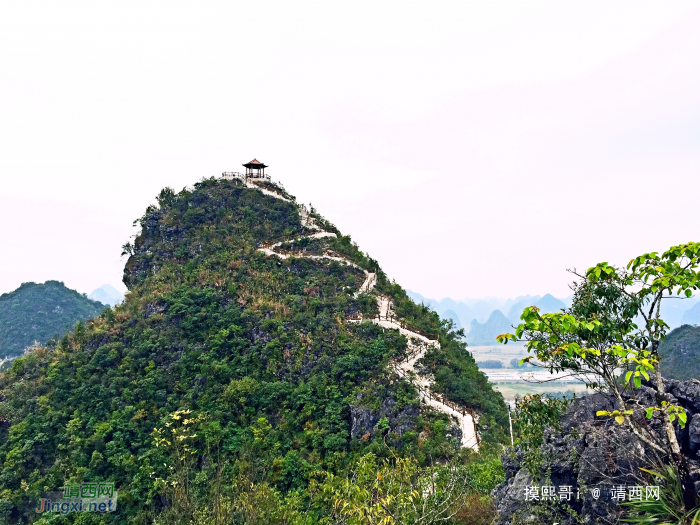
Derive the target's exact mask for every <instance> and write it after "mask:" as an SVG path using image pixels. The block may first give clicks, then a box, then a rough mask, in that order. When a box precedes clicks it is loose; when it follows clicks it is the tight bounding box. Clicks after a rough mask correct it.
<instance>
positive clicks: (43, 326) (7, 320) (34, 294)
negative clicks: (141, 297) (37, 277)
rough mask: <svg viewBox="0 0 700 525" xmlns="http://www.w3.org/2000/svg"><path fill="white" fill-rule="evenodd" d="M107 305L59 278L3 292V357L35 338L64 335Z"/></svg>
mask: <svg viewBox="0 0 700 525" xmlns="http://www.w3.org/2000/svg"><path fill="white" fill-rule="evenodd" d="M105 308H106V306H105V305H104V304H102V303H99V302H97V301H92V300H90V299H88V298H87V297H85V296H84V295H83V294H80V293H78V292H76V291H75V290H71V289H70V288H67V287H66V286H65V285H64V284H63V283H62V282H59V281H46V282H45V283H44V284H37V283H23V284H22V286H20V287H19V288H17V289H16V290H15V291H13V292H10V293H6V294H3V295H0V357H14V356H18V355H21V354H22V352H23V350H24V349H25V348H26V347H28V346H31V345H32V344H33V343H34V342H35V341H38V342H39V343H45V342H46V341H48V340H49V339H50V338H51V337H53V336H54V335H57V334H58V335H61V336H62V335H63V334H65V333H66V332H67V331H69V330H71V329H72V328H73V326H74V325H75V323H77V322H78V321H85V320H86V319H89V318H91V317H97V316H98V315H99V314H100V313H101V312H102V311H103V310H104V309H105Z"/></svg>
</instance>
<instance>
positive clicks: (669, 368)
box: [659, 325, 700, 381]
mask: <svg viewBox="0 0 700 525" xmlns="http://www.w3.org/2000/svg"><path fill="white" fill-rule="evenodd" d="M659 354H661V357H662V358H663V362H664V368H663V375H664V377H668V378H671V379H678V380H680V381H685V380H686V379H700V326H690V325H683V326H680V327H678V328H676V329H675V330H672V331H671V332H670V333H669V334H668V337H666V339H665V340H664V341H662V342H661V344H660V345H659Z"/></svg>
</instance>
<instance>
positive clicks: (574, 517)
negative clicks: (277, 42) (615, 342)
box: [492, 381, 700, 525]
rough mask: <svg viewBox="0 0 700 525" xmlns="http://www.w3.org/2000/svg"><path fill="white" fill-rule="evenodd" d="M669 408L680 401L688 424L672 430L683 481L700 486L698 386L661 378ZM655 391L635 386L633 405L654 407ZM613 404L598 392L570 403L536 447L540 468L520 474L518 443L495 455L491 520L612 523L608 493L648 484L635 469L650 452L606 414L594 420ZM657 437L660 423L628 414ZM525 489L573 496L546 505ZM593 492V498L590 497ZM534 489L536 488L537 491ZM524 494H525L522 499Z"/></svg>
mask: <svg viewBox="0 0 700 525" xmlns="http://www.w3.org/2000/svg"><path fill="white" fill-rule="evenodd" d="M666 389H667V392H668V393H669V395H667V396H666V399H668V400H669V401H670V402H672V403H676V404H680V405H681V406H683V407H684V408H685V409H686V410H687V411H688V414H689V416H692V418H690V417H689V424H688V425H687V426H686V429H685V430H684V431H679V432H677V435H678V437H679V440H680V441H681V444H682V447H683V451H684V453H686V454H687V456H688V459H689V460H690V466H691V477H692V479H693V480H694V481H695V482H696V485H697V486H698V488H700V462H698V459H699V456H698V455H697V454H698V450H700V413H698V414H697V415H693V414H695V413H696V412H700V411H699V410H698V409H700V382H696V381H692V382H691V381H686V382H679V381H669V382H668V384H666ZM656 397H657V392H656V390H655V389H653V388H651V387H650V386H642V388H640V389H638V392H637V400H638V402H639V405H640V406H641V407H644V406H648V405H650V404H655V400H656ZM614 408H615V403H613V401H612V400H611V399H609V398H607V397H606V396H604V395H601V394H594V395H590V396H586V397H583V398H580V399H578V400H576V402H575V403H573V404H572V405H571V406H570V407H569V409H568V410H567V412H566V413H565V414H564V415H563V416H562V419H561V428H562V431H560V432H558V431H555V430H552V429H547V430H545V433H544V442H543V445H542V447H541V448H540V453H541V454H542V458H543V461H542V468H541V470H540V471H538V472H534V473H533V472H528V470H527V468H526V467H525V462H524V453H523V451H522V450H521V449H520V447H519V446H516V447H515V449H513V450H507V451H506V452H505V453H504V454H503V455H502V457H501V461H502V463H503V466H504V469H505V472H506V481H505V482H504V483H502V484H501V485H499V486H498V487H496V489H494V491H493V493H492V496H493V497H494V500H495V502H496V505H497V509H498V513H499V517H498V520H497V523H498V524H499V525H505V524H506V523H509V524H510V523H546V522H547V521H548V520H553V522H554V521H556V522H559V523H560V524H562V525H564V524H574V523H580V522H583V523H585V524H586V525H592V524H603V523H606V524H608V523H617V522H618V520H619V519H620V518H621V517H623V516H622V512H623V510H624V507H622V506H620V505H619V503H618V501H616V500H615V499H613V498H612V494H613V488H614V487H619V486H621V485H624V486H626V487H630V486H642V487H644V486H646V485H656V484H658V483H655V482H653V481H652V480H651V479H647V478H646V477H645V476H646V474H645V473H644V472H643V471H641V470H640V467H645V468H650V467H651V468H653V465H654V460H655V457H654V456H655V454H654V453H653V451H652V450H651V449H650V447H649V446H647V445H646V444H644V443H643V442H642V441H641V440H640V439H638V438H637V437H636V436H635V435H634V434H633V433H632V431H631V430H629V428H628V426H627V425H622V426H621V425H618V424H616V423H615V422H614V421H613V420H611V419H610V418H607V417H600V418H598V417H596V416H595V413H596V411H598V410H612V409H614ZM634 417H638V418H639V419H638V420H637V421H639V422H640V423H642V424H646V425H647V428H648V429H649V430H650V431H651V432H652V433H654V434H655V435H657V436H663V435H665V434H664V432H663V428H662V422H661V420H660V418H658V417H657V416H655V417H654V418H653V419H652V420H651V421H648V420H646V418H645V417H644V411H643V410H641V409H640V410H635V416H634ZM532 486H538V487H542V486H553V487H556V489H555V490H556V491H557V493H559V491H560V490H561V487H562V486H564V487H566V486H570V487H572V492H573V494H574V495H576V494H578V498H576V497H572V498H571V500H570V501H563V500H561V499H560V498H559V497H556V498H554V499H553V500H551V501H543V500H542V499H540V500H539V501H532V500H529V501H526V489H527V487H532ZM594 489H597V491H598V493H597V495H598V497H597V498H596V497H595V495H596V494H595V491H594ZM541 490H542V489H541V488H540V491H541ZM530 495H531V494H530Z"/></svg>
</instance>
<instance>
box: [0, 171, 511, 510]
mask: <svg viewBox="0 0 700 525" xmlns="http://www.w3.org/2000/svg"><path fill="white" fill-rule="evenodd" d="M271 189H272V190H275V188H271ZM285 195H286V194H285ZM287 196H288V195H287ZM288 197H289V196H288ZM289 198H290V199H293V198H292V197H289ZM157 200H158V205H157V206H155V205H154V206H151V207H149V208H148V209H147V210H146V212H145V213H144V215H143V216H142V217H141V218H140V220H139V222H140V226H141V231H140V234H139V235H138V236H137V237H136V239H135V241H134V243H133V244H127V245H125V246H124V251H125V254H127V255H129V258H128V261H127V263H126V267H125V270H124V283H125V284H126V285H127V287H128V288H129V293H128V294H127V297H126V300H125V302H124V303H123V304H120V305H118V306H116V307H114V308H108V309H107V310H105V311H104V312H102V313H101V314H100V315H99V316H98V317H97V318H96V319H93V320H89V321H87V322H86V323H79V324H78V325H77V327H76V328H75V329H74V330H73V331H72V332H70V333H69V334H67V335H66V336H64V337H62V338H61V339H60V340H52V341H51V342H50V343H49V344H48V345H46V347H44V348H39V349H36V350H35V351H33V352H32V353H30V354H28V355H26V356H24V357H22V358H19V359H16V360H15V361H14V362H13V364H12V366H11V368H10V369H9V370H8V371H6V372H5V373H4V374H2V375H0V391H1V393H2V401H1V402H0V421H2V423H0V520H4V521H3V523H29V522H35V523H42V524H43V523H49V522H50V523H58V524H63V523H91V524H93V523H105V524H106V523H143V524H145V523H321V522H324V523H374V521H371V520H369V518H367V519H365V518H366V517H367V515H368V513H369V514H371V513H373V512H377V513H379V514H381V513H382V512H385V513H386V512H392V513H393V514H394V515H395V516H396V519H395V521H394V522H395V523H413V522H414V521H413V520H414V519H416V516H417V514H416V512H424V513H425V512H427V511H426V510H425V508H432V509H438V508H439V506H440V505H442V504H443V503H444V502H446V503H444V504H445V505H447V506H450V508H449V509H448V510H449V515H450V516H452V517H451V518H450V522H452V523H481V522H483V523H487V522H488V521H490V519H491V518H490V517H491V516H492V514H491V513H492V508H491V507H490V503H489V502H488V498H486V499H485V498H484V495H485V494H488V492H489V491H490V490H491V489H492V488H493V487H494V486H495V485H496V484H497V483H498V482H500V481H501V480H502V477H503V470H502V467H501V465H500V462H499V460H498V459H497V456H496V454H495V452H497V451H498V450H500V443H502V442H503V441H504V439H505V436H506V435H507V426H508V423H507V422H508V417H507V412H506V406H505V404H504V402H503V398H502V396H501V395H500V394H499V393H498V392H496V391H494V390H493V388H492V386H491V385H490V384H489V383H488V380H487V378H486V377H485V376H484V375H483V374H482V373H481V372H479V370H478V368H477V366H476V363H475V361H474V359H473V358H472V356H471V354H470V353H469V352H468V350H467V348H466V344H465V343H464V342H462V333H461V332H460V331H454V330H453V325H452V322H451V321H449V320H447V321H445V320H441V319H440V318H439V317H438V315H437V314H436V313H434V312H432V311H430V310H429V309H428V308H427V307H425V306H420V305H416V304H415V303H414V302H413V301H411V300H410V299H409V298H408V296H407V295H406V292H405V291H404V290H403V289H402V288H401V287H400V286H399V285H398V284H397V283H395V282H393V281H390V280H389V279H388V278H387V277H386V275H385V274H384V273H383V272H382V270H381V268H380V267H379V265H378V263H377V262H376V261H375V260H373V259H372V258H370V257H369V256H367V255H366V254H364V253H362V252H361V251H360V250H359V249H358V247H357V246H356V245H355V244H354V243H353V242H352V241H351V239H350V237H349V236H344V235H342V234H341V233H340V232H339V231H338V230H337V229H336V228H335V227H334V226H333V225H332V224H330V223H328V222H327V221H326V220H325V219H324V218H323V217H321V216H320V215H318V214H317V213H316V212H315V211H314V210H313V209H312V210H311V214H312V216H313V217H314V219H315V221H316V222H317V223H318V224H322V225H323V227H324V230H326V231H332V232H335V233H336V234H337V237H334V238H332V239H330V240H329V241H328V243H329V246H330V248H331V249H332V250H333V251H334V252H335V253H337V254H342V255H343V256H344V257H347V258H348V259H350V260H352V261H353V263H354V264H355V266H352V265H347V264H340V263H338V262H337V261H332V260H331V261H328V260H320V259H319V260H315V259H303V258H296V257H289V258H286V259H282V258H277V257H267V256H265V255H264V254H263V253H261V252H260V251H259V250H258V248H259V247H260V246H261V245H265V244H269V243H272V242H278V241H282V240H285V239H289V238H291V237H292V236H295V235H299V234H302V233H304V231H305V228H306V227H305V226H304V223H303V221H302V220H301V217H300V214H299V207H298V206H296V204H295V203H294V202H291V201H286V200H282V199H278V198H275V197H273V196H270V195H265V194H263V193H262V192H261V191H259V190H257V189H251V188H247V187H246V186H245V185H243V184H242V183H241V182H240V181H236V180H232V181H227V180H214V179H207V180H203V181H201V182H200V183H198V184H196V185H195V186H194V188H193V189H185V190H183V191H181V192H179V193H175V192H174V191H172V190H170V189H167V188H166V189H164V190H163V191H162V192H161V193H160V194H159V196H158V198H157ZM308 248H309V249H313V246H310V247H308ZM364 271H371V272H376V275H377V284H376V293H382V294H385V295H386V296H389V297H391V298H392V301H393V305H394V308H395V311H396V314H397V315H400V316H401V318H402V319H404V320H405V321H406V322H407V323H410V324H411V326H413V327H415V329H416V330H420V331H421V333H425V334H427V335H429V336H430V337H431V338H434V339H437V340H439V343H440V346H439V348H437V347H436V348H433V349H431V351H430V352H428V353H427V354H426V355H425V357H424V358H423V359H422V362H421V366H422V368H423V369H424V370H425V371H426V373H430V374H432V377H434V381H435V384H434V389H435V390H436V391H437V392H438V393H440V394H441V395H443V396H445V398H447V399H449V400H450V402H453V403H457V404H459V405H460V406H463V407H465V408H467V409H471V410H474V411H476V413H478V414H479V432H480V435H481V453H480V454H479V455H475V454H474V453H472V452H470V451H468V450H465V449H460V447H459V435H458V434H459V430H458V429H456V428H455V425H454V423H453V421H451V420H450V419H449V418H448V417H447V416H445V415H444V414H442V413H439V412H435V411H432V410H430V409H428V408H427V407H426V406H424V405H422V404H421V403H420V402H419V396H418V392H417V391H416V389H415V388H414V387H413V386H412V384H411V383H409V382H408V381H406V380H405V379H402V378H400V377H398V376H397V375H396V373H395V372H394V371H393V369H392V368H391V367H390V366H389V363H390V362H391V361H392V360H395V359H400V358H402V357H403V356H404V355H405V353H406V352H407V340H406V337H404V336H402V335H400V333H399V332H398V331H396V330H390V329H385V328H382V327H380V326H377V324H374V323H371V322H368V321H364V322H356V323H353V322H349V321H348V319H350V318H353V316H357V314H358V313H364V314H365V315H367V316H368V315H371V314H372V313H373V312H374V311H375V310H376V308H377V305H376V301H374V300H373V299H372V298H371V297H369V295H370V294H369V293H358V290H359V288H360V286H361V284H362V282H363V278H364ZM446 466H449V468H447V467H446ZM441 469H442V470H441ZM426 473H427V474H426ZM456 475H459V476H461V477H460V478H459V483H457V482H456V481H455V476H456ZM425 480H429V482H428V483H429V484H432V491H431V490H428V488H427V486H426V485H421V483H424V482H425ZM86 481H90V482H102V481H110V482H114V484H115V488H116V489H117V490H118V493H119V500H118V502H119V507H118V510H117V512H114V513H105V514H93V515H87V514H85V513H82V514H81V513H72V514H67V515H66V516H60V515H52V516H51V519H49V517H48V516H46V515H37V514H36V513H34V508H35V507H36V505H37V501H38V500H39V498H40V497H41V494H42V493H44V492H46V491H51V490H60V489H61V487H63V486H64V485H66V484H69V483H81V482H86ZM350 481H352V482H350ZM416 483H418V484H417V485H416ZM457 486H458V488H459V490H458V491H457V492H458V494H459V496H458V497H455V496H449V495H447V496H445V500H444V501H437V500H436V499H435V498H436V494H438V493H440V491H441V490H442V491H443V493H445V494H448V492H449V491H452V492H449V494H455V492H454V491H453V489H454V487H457ZM421 487H422V488H421ZM436 487H437V488H436ZM441 487H442V488H441ZM450 498H452V499H450ZM420 499H422V500H424V501H423V503H424V505H423V507H424V510H422V511H421V510H420V509H418V510H416V501H417V500H420ZM373 502H374V503H373ZM375 503H376V505H375ZM452 507H454V508H452ZM387 509H389V510H387ZM391 509H394V510H391ZM411 509H413V510H411ZM431 512H433V511H431ZM437 512H438V511H437V510H434V513H437ZM440 512H442V511H440ZM445 512H447V511H445ZM435 515H437V514H435ZM441 515H447V514H441ZM363 516H365V518H363ZM392 519H393V518H392ZM479 520H482V521H479ZM484 520H486V521H484ZM377 522H378V521H377ZM431 522H435V521H430V520H426V521H425V523H431ZM387 523H389V522H387Z"/></svg>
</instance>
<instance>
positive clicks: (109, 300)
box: [88, 284, 124, 306]
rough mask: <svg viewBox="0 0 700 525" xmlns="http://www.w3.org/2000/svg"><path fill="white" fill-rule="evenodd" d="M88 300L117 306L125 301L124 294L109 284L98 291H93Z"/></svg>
mask: <svg viewBox="0 0 700 525" xmlns="http://www.w3.org/2000/svg"><path fill="white" fill-rule="evenodd" d="M88 299H92V300H93V301H99V302H101V303H102V304H108V305H109V306H115V305H117V304H119V303H121V302H122V301H123V300H124V294H123V293H121V292H120V291H119V290H117V289H116V288H114V287H113V286H110V285H109V284H103V285H102V286H100V287H99V288H98V289H97V290H93V292H92V293H91V294H90V295H88Z"/></svg>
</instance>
